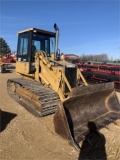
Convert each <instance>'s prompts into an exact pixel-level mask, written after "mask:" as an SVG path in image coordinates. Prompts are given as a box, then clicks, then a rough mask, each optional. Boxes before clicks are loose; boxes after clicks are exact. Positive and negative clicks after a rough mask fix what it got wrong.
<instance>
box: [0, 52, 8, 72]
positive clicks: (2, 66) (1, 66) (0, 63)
mask: <svg viewBox="0 0 120 160" xmlns="http://www.w3.org/2000/svg"><path fill="white" fill-rule="evenodd" d="M6 68H7V66H6V64H5V63H3V58H2V56H1V55H0V73H4V72H6Z"/></svg>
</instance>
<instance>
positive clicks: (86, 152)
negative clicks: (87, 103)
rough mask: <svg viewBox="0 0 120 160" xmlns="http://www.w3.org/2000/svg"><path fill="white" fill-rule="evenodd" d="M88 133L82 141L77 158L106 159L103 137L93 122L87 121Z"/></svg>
mask: <svg viewBox="0 0 120 160" xmlns="http://www.w3.org/2000/svg"><path fill="white" fill-rule="evenodd" d="M88 128H89V134H88V135H87V136H86V138H85V140H84V141H83V143H82V146H81V150H80V154H79V158H78V160H87V159H88V160H95V159H96V160H98V159H99V160H107V156H106V151H105V142H106V140H105V137H104V135H103V134H101V133H100V132H98V131H97V127H96V125H95V123H94V122H89V123H88Z"/></svg>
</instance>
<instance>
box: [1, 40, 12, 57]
mask: <svg viewBox="0 0 120 160" xmlns="http://www.w3.org/2000/svg"><path fill="white" fill-rule="evenodd" d="M10 52H11V49H10V47H9V45H8V44H7V42H6V41H5V40H4V39H3V38H2V37H0V55H2V56H3V55H4V54H6V53H10Z"/></svg>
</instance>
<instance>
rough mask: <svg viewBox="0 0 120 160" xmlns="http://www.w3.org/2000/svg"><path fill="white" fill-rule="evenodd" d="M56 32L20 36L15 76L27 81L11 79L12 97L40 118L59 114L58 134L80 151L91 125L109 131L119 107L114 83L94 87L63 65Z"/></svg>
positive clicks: (32, 30) (27, 32)
mask: <svg viewBox="0 0 120 160" xmlns="http://www.w3.org/2000/svg"><path fill="white" fill-rule="evenodd" d="M54 28H55V32H50V31H45V30H41V29H37V28H29V29H27V30H24V31H20V32H18V47H17V61H16V72H17V73H19V74H20V75H21V76H22V78H16V79H8V82H7V88H8V93H9V95H10V96H11V97H12V98H13V99H15V100H16V101H17V102H18V103H20V104H21V105H22V106H23V107H25V108H26V109H27V110H28V111H30V112H31V113H32V114H33V115H35V116H38V117H42V116H46V115H49V114H52V113H55V114H54V125H55V131H56V132H57V133H58V134H59V135H61V136H62V137H64V138H66V139H68V140H69V142H70V144H72V145H73V146H74V147H75V148H76V149H79V142H80V141H81V140H83V139H84V138H85V136H86V135H87V133H88V132H89V129H88V128H87V124H88V122H90V121H93V122H94V123H96V126H97V127H98V129H100V128H101V127H105V126H106V125H108V124H109V123H111V122H113V121H114V120H116V119H118V118H120V103H119V101H118V98H117V95H116V92H115V90H114V85H113V83H105V84H98V85H90V86H89V85H88V83H87V82H86V80H85V78H84V77H83V75H82V73H81V71H80V69H78V67H77V66H76V65H74V64H72V63H69V62H66V61H62V60H61V58H60V50H59V49H58V36H59V28H58V27H57V25H56V24H55V25H54Z"/></svg>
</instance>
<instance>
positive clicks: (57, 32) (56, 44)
mask: <svg viewBox="0 0 120 160" xmlns="http://www.w3.org/2000/svg"><path fill="white" fill-rule="evenodd" d="M54 29H55V31H56V37H55V56H54V57H55V60H59V58H60V53H59V52H58V51H59V49H58V39H59V28H58V26H57V24H56V23H55V24H54Z"/></svg>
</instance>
